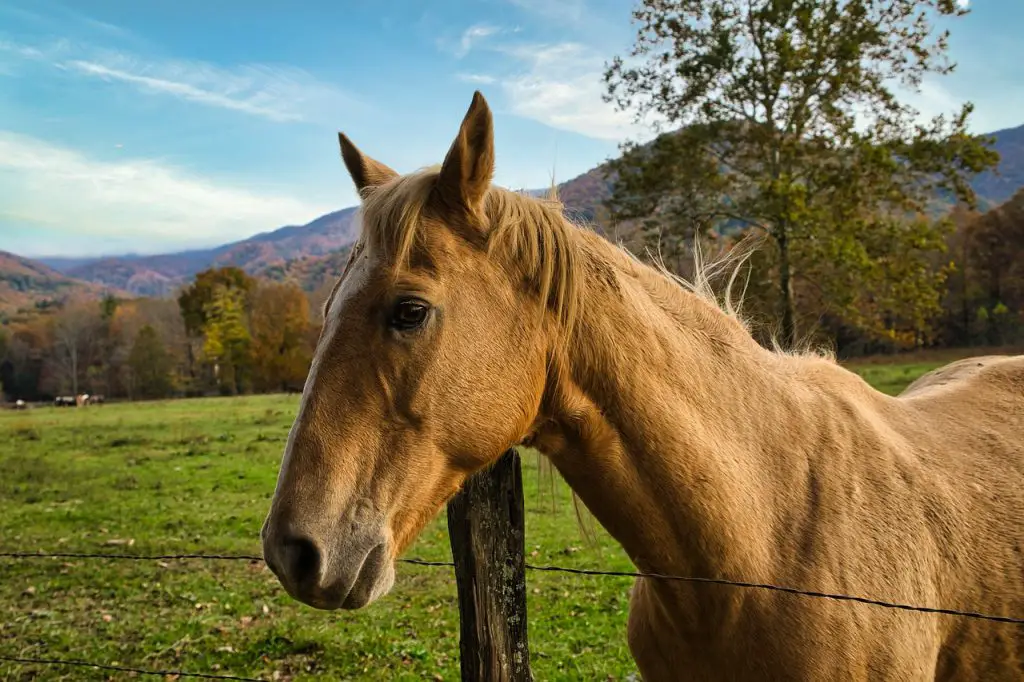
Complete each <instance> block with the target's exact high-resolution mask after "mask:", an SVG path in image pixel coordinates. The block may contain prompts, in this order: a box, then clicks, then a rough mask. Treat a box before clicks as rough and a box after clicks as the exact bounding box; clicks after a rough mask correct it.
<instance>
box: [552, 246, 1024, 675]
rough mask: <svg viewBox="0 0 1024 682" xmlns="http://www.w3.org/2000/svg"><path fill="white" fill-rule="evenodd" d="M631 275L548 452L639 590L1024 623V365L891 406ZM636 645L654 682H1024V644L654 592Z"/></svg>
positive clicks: (794, 607) (576, 361) (639, 601)
mask: <svg viewBox="0 0 1024 682" xmlns="http://www.w3.org/2000/svg"><path fill="white" fill-rule="evenodd" d="M607 249H609V250H610V249H611V247H610V246H609V247H607ZM605 250H606V247H604V246H603V245H601V244H599V243H598V242H596V241H593V242H592V244H591V245H590V251H591V252H592V253H593V252H595V251H596V252H601V251H605ZM603 255H604V257H603V258H602V260H603V261H604V262H614V261H615V260H616V259H615V257H614V254H610V253H606V254H603ZM616 276H617V281H616V284H615V286H608V285H605V288H606V289H607V291H606V292H605V293H606V294H607V295H606V296H604V297H602V305H601V306H600V307H599V308H598V307H595V309H593V312H585V313H584V315H583V319H582V320H581V321H580V325H581V328H580V329H579V333H578V336H577V338H578V339H580V344H579V345H578V346H576V350H575V352H573V353H571V357H570V358H569V359H568V364H569V365H570V366H568V367H565V368H562V370H561V371H560V372H559V373H558V374H559V375H561V376H562V379H561V380H560V381H559V382H556V384H555V386H554V388H553V390H551V391H549V398H548V400H547V401H546V405H545V408H546V409H545V414H544V417H543V419H542V420H541V424H542V425H541V426H540V427H539V428H538V432H537V433H536V434H535V435H534V436H533V443H534V444H535V445H536V446H537V447H538V448H539V449H540V450H542V451H543V452H545V453H546V454H548V455H549V456H550V457H551V458H552V460H553V462H554V463H555V465H556V466H557V467H558V469H559V470H560V472H561V473H562V475H563V476H564V477H565V478H566V480H567V481H568V482H569V483H570V485H571V486H572V487H573V489H574V490H575V491H576V492H577V494H579V495H580V496H581V497H582V498H583V500H584V502H585V503H586V504H587V506H588V507H589V508H590V509H591V510H592V511H593V512H594V513H595V515H596V516H597V518H598V520H599V521H601V523H602V525H604V526H605V527H606V528H608V529H609V531H610V532H611V533H612V534H613V535H614V536H615V537H616V539H618V540H619V541H620V542H621V543H622V544H623V546H624V547H625V549H626V550H627V552H628V553H629V555H630V556H631V558H632V559H633V561H634V562H635V563H636V564H637V566H638V567H639V568H640V569H641V570H643V571H645V572H650V573H660V574H671V575H684V576H695V577H711V578H725V579H732V580H740V581H748V582H761V583H769V584H777V585H783V586H790V587H799V588H803V589H810V590H816V591H823V592H831V593H843V594H854V595H859V596H864V597H868V598H873V599H878V600H884V601H890V602H902V603H909V604H920V605H928V606H935V607H942V608H949V609H961V610H981V611H986V612H989V613H996V614H1003V615H1012V614H1019V613H1022V612H1024V560H1022V556H1021V553H1020V547H1021V545H1022V544H1024V528H1022V516H1021V511H1022V510H1024V357H1017V358H999V359H997V358H992V359H983V360H980V361H979V360H977V359H975V360H972V361H970V362H965V363H963V364H961V365H959V366H961V367H963V368H965V369H966V368H968V367H975V366H976V365H977V364H978V363H979V362H980V363H981V364H983V365H984V366H985V367H984V369H981V370H979V371H977V372H974V373H970V374H967V375H966V376H964V377H963V378H959V379H954V380H952V381H951V382H950V383H943V384H941V385H940V384H939V382H938V381H936V380H935V378H932V379H929V378H928V377H924V378H922V379H921V380H919V381H918V384H917V386H916V387H913V388H914V390H913V391H909V390H908V395H907V396H906V397H901V398H890V397H888V396H885V395H882V394H880V393H878V392H877V391H875V390H874V389H872V388H871V387H870V386H868V385H867V384H866V383H865V382H863V380H861V379H860V378H859V377H857V376H856V375H854V374H852V373H850V372H848V371H846V370H844V369H842V368H840V367H838V366H837V365H835V364H834V363H833V362H831V361H830V360H826V359H820V358H813V357H807V356H787V355H781V354H777V353H772V352H769V351H767V350H764V349H762V348H761V347H760V346H758V345H757V344H756V343H754V342H753V340H752V339H751V338H750V337H749V335H748V334H747V333H746V331H745V330H744V329H742V327H741V326H740V325H739V324H738V323H736V322H734V321H733V320H731V319H728V318H727V316H726V315H724V314H723V313H721V312H720V311H718V310H717V309H715V308H714V307H713V306H711V305H709V304H708V303H706V302H705V301H702V300H700V299H699V298H698V297H695V296H693V295H691V294H687V293H686V292H683V291H681V290H678V289H676V291H675V292H672V291H670V290H669V289H668V287H667V286H666V284H665V282H664V280H663V279H662V278H660V276H659V275H658V274H657V273H656V272H654V271H653V270H651V269H649V268H646V266H642V265H628V266H626V265H620V268H619V269H618V271H617V272H616ZM588 286H600V283H599V282H597V281H595V282H591V283H588ZM697 321H702V322H701V323H700V324H695V323H696V322H697ZM695 330H699V331H695ZM954 369H955V368H954ZM936 376H937V377H941V376H942V373H941V372H940V373H939V374H937V375H936ZM629 641H630V647H631V650H632V652H633V654H634V657H635V658H636V660H637V662H638V664H639V665H640V667H641V671H642V672H643V674H644V678H645V679H647V680H651V681H654V682H657V681H658V680H681V679H694V680H708V679H726V680H732V679H735V680H768V679H772V680H789V679H792V680H819V679H864V680H867V679H870V680H876V679H878V680H882V679H891V680H932V679H1019V678H1020V674H1021V673H1022V671H1024V670H1022V667H1021V666H1022V663H1021V661H1022V660H1024V632H1022V631H1021V629H1020V628H1018V627H1015V626H1008V625H1005V624H993V623H981V622H978V621H973V620H967V619H962V618H957V617H953V616H936V615H923V614H920V613H911V612H906V611H899V610H888V609H884V608H880V607H877V606H870V605H862V604H856V603H852V602H846V601H842V602H840V601H826V600H822V599H810V598H807V597H799V596H793V595H788V594H779V593H772V592H762V591H759V590H758V591H751V590H747V589H739V588H731V587H725V586H712V585H707V584H691V583H679V582H663V581H658V580H649V579H640V580H639V581H638V582H637V584H636V585H635V587H634V592H633V595H632V600H631V613H630V621H629ZM1000 675H1002V676H1000Z"/></svg>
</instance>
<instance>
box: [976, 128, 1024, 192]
mask: <svg viewBox="0 0 1024 682" xmlns="http://www.w3.org/2000/svg"><path fill="white" fill-rule="evenodd" d="M991 136H992V137H994V138H995V143H994V144H993V145H992V146H993V148H994V149H995V150H996V151H997V152H999V156H1000V159H999V168H998V172H997V173H992V172H985V173H981V174H979V175H978V177H977V178H975V179H974V182H973V183H972V185H973V186H974V191H975V192H977V193H978V196H980V197H984V198H985V199H987V200H988V201H989V204H990V205H999V204H1002V203H1005V202H1006V201H1009V199H1010V197H1012V196H1013V195H1014V194H1015V193H1016V192H1017V190H1019V189H1020V188H1021V187H1024V125H1022V126H1019V127H1017V128H1007V129H1005V130H999V131H996V132H994V133H991Z"/></svg>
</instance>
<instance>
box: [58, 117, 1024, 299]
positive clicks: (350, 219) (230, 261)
mask: <svg viewBox="0 0 1024 682" xmlns="http://www.w3.org/2000/svg"><path fill="white" fill-rule="evenodd" d="M991 136H992V137H994V138H995V144H994V147H995V149H996V150H997V151H999V153H1000V155H1001V157H1002V160H1001V163H1000V166H999V172H998V173H984V174H981V175H979V176H978V177H977V178H975V180H974V182H973V186H974V189H975V191H976V192H977V194H978V197H979V204H980V207H981V208H982V209H986V208H991V207H994V206H997V205H999V204H1002V203H1003V202H1005V201H1006V200H1008V199H1009V198H1010V197H1011V196H1012V195H1013V194H1014V192H1016V191H1017V190H1018V189H1019V188H1021V187H1024V126H1020V127H1018V128H1010V129H1006V130H1000V131H997V132H995V133H991ZM605 168H606V164H601V165H599V166H597V167H596V168H593V169H591V170H589V171H587V172H586V173H583V174H582V175H579V176H577V177H575V178H572V179H571V180H568V181H566V182H563V183H561V184H560V185H558V195H559V198H560V199H561V200H562V202H563V203H564V204H565V206H566V210H567V213H568V214H569V215H570V216H573V217H578V218H581V219H583V220H586V221H595V220H597V221H598V222H599V221H600V216H601V213H602V212H603V208H602V203H603V201H604V200H605V199H606V198H607V197H608V196H609V195H610V194H611V183H610V182H609V181H608V180H607V179H606V178H605V177H604V171H605ZM530 193H531V194H534V195H543V194H546V193H547V191H546V190H533V191H531V192H530ZM947 204H948V200H944V199H943V198H942V197H938V198H937V199H936V206H935V208H936V210H937V211H940V212H944V211H945V210H946V209H945V206H946V205H947ZM355 213H356V207H350V208H345V209H342V210H340V211H335V212H334V213H328V214H327V215H325V216H322V217H320V218H317V219H316V220H314V221H313V222H311V223H307V224H306V225H290V226H287V227H282V228H280V229H277V230H274V231H272V232H266V233H263V234H258V235H256V236H254V237H250V238H248V239H245V240H243V241H240V242H233V243H230V244H225V245H223V246H219V247H216V248H212V249H198V250H192V251H183V252H180V253H172V254H166V255H159V256H120V257H116V258H102V259H95V260H90V259H81V258H50V259H40V260H41V261H42V262H43V263H45V264H47V265H49V266H51V267H52V268H53V269H55V270H57V271H59V272H61V273H63V274H64V275H67V276H68V277H71V278H76V279H81V280H86V281H89V282H93V283H97V284H101V285H104V286H108V287H116V288H118V289H123V290H125V291H128V292H130V293H133V294H135V295H142V296H164V295H169V294H171V293H172V292H173V291H174V290H175V289H177V288H178V287H179V286H181V285H182V284H184V283H186V282H188V281H189V280H190V279H191V278H192V277H193V276H194V275H195V274H196V273H198V272H200V271H202V270H205V269H206V268H209V267H220V266H225V265H235V266H238V267H240V268H242V269H244V270H245V271H247V272H249V273H250V274H255V275H260V276H265V277H269V278H271V279H279V280H281V279H293V280H295V281H297V282H299V283H300V285H301V286H302V287H303V288H304V289H306V290H307V291H314V290H316V289H317V288H318V287H319V286H321V285H322V283H323V281H324V279H325V278H330V277H335V276H336V275H337V273H339V272H340V268H341V267H343V266H344V262H345V257H344V255H338V254H337V253H336V252H337V251H338V250H339V249H344V248H345V247H347V246H349V245H351V244H352V243H353V242H354V241H355V239H356V237H357V236H358V233H359V225H358V224H357V222H356V220H355ZM611 236H612V237H613V238H615V239H626V240H628V238H629V234H628V232H627V233H623V234H616V235H611Z"/></svg>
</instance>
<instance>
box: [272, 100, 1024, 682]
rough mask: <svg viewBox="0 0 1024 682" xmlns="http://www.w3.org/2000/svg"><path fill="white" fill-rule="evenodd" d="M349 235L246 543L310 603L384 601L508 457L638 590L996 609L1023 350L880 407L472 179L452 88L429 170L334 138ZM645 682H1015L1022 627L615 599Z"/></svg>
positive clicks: (855, 609) (1011, 580)
mask: <svg viewBox="0 0 1024 682" xmlns="http://www.w3.org/2000/svg"><path fill="white" fill-rule="evenodd" d="M338 139H339V144H340V147H341V156H342V159H343V161H344V165H345V166H346V168H347V170H348V172H349V174H350V175H351V178H352V180H353V182H354V184H355V186H356V188H357V189H358V191H359V193H360V198H361V207H360V209H361V215H362V227H361V233H360V236H359V238H358V241H357V244H356V246H355V248H353V250H352V253H351V254H350V256H349V260H348V263H347V265H346V267H345V270H344V272H343V274H342V275H341V276H340V278H339V279H338V280H337V282H336V284H335V286H334V288H333V291H332V292H331V294H330V297H329V299H328V301H327V303H326V305H325V310H324V325H323V328H322V331H321V334H320V338H319V340H318V343H317V348H316V352H315V355H314V359H313V361H312V364H311V367H310V370H309V375H308V378H307V381H306V384H305V387H304V390H303V393H302V397H301V399H300V405H299V409H298V412H297V415H296V417H295V420H294V423H293V425H292V427H291V430H290V432H289V436H288V440H287V443H286V446H285V449H284V453H283V458H282V461H281V467H280V471H279V475H278V479H277V484H276V488H275V491H274V495H273V499H272V502H271V504H270V508H269V511H268V514H267V517H266V520H265V522H264V524H263V526H262V529H261V532H260V534H261V539H262V546H263V552H264V557H265V560H266V562H267V565H268V566H269V568H270V569H271V570H272V571H273V573H274V574H275V575H276V576H277V578H278V580H279V582H280V583H281V585H282V586H283V588H284V589H285V591H286V592H287V593H288V594H289V595H290V596H291V597H292V598H294V599H296V600H298V601H300V602H302V603H305V604H307V605H309V606H312V607H315V608H318V609H339V608H340V609H359V608H363V607H366V606H367V605H369V604H371V603H372V602H374V601H375V600H377V599H378V598H380V597H381V596H382V595H384V594H386V593H387V592H388V591H389V590H390V589H391V587H392V586H393V584H394V581H395V562H396V559H397V558H398V557H399V556H400V555H401V554H402V552H403V551H404V550H405V549H406V548H407V547H408V546H409V544H410V543H411V542H412V541H413V539H414V538H415V537H416V536H417V534H418V533H419V532H420V531H421V530H422V529H423V527H424V526H425V525H426V524H427V523H428V521H430V520H431V519H432V518H433V517H434V516H435V515H436V514H437V513H438V512H439V511H440V510H441V509H442V507H443V506H444V504H445V503H446V502H447V501H448V500H449V499H450V498H451V497H452V496H453V495H454V494H455V493H456V492H457V491H458V490H459V489H460V486H461V485H462V484H463V482H465V481H466V480H467V478H468V477H470V476H472V475H473V474H474V473H475V472H477V471H480V470H482V469H483V468H485V467H487V466H489V465H490V464H492V463H493V462H495V461H496V460H497V459H498V458H499V457H500V456H501V455H502V453H504V452H506V451H507V450H508V449H509V448H512V447H516V446H521V445H522V446H530V447H535V448H536V449H538V450H539V451H541V452H542V453H543V454H544V455H545V456H546V457H547V458H548V459H549V460H550V461H551V463H552V464H553V465H554V467H555V468H556V469H557V471H558V472H559V474H560V475H561V476H562V477H563V478H564V479H565V480H566V481H567V482H568V484H569V486H570V487H571V488H572V490H573V491H574V493H575V494H576V495H578V496H579V498H580V499H581V500H582V502H583V503H584V504H585V505H586V507H587V508H588V509H589V510H590V511H591V512H592V513H593V515H594V516H595V517H596V519H597V521H598V522H599V523H600V524H601V525H602V526H603V527H604V528H605V529H607V530H608V531H609V533H610V534H611V535H612V536H613V537H614V538H615V539H616V540H617V541H618V542H619V543H620V544H621V546H622V547H623V548H624V549H625V551H626V553H627V554H628V555H629V557H630V559H631V560H632V562H633V563H634V564H635V566H636V567H637V568H638V569H639V570H640V571H641V572H643V573H656V574H664V575H678V576H692V577H697V578H713V579H725V580H733V581H746V582H754V583H768V584H774V585H779V586H788V587H792V588H797V589H803V590H813V591H819V592H828V593H844V594H849V595H857V596H861V597H864V598H868V599H877V600H884V601H887V602H900V603H904V604H911V605H919V606H925V607H936V608H944V609H952V610H961V611H963V610H966V611H974V612H985V613H988V614H995V615H1001V616H1010V617H1020V616H1022V615H1024V556H1022V552H1021V548H1022V547H1024V356H1003V357H1000V356H991V357H982V358H974V359H971V360H964V361H962V362H959V363H957V364H955V365H951V366H950V367H949V368H947V369H946V371H945V372H942V371H940V372H935V373H932V374H930V375H928V376H925V377H923V378H921V379H919V380H918V381H917V382H915V384H914V385H913V386H911V387H910V388H909V389H908V390H907V391H905V392H904V393H903V394H902V395H900V396H895V397H892V396H888V395H885V394H882V393H880V392H879V391H877V390H875V389H873V388H872V387H870V386H869V385H868V384H867V383H866V382H865V381H864V380H863V379H862V378H861V377H859V376H858V375H856V374H855V373H853V372H851V371H849V370H847V369H844V368H842V367H841V366H839V365H838V363H837V362H836V361H835V359H834V358H833V357H831V356H830V355H829V354H826V353H818V352H812V351H811V350H807V351H799V352H798V351H793V350H788V349H787V350H784V349H780V348H778V347H773V346H770V344H765V345H762V344H759V343H758V342H756V341H755V339H754V338H753V336H752V335H751V333H750V331H749V329H748V325H746V324H745V323H744V320H743V318H742V316H741V315H740V314H739V313H737V312H736V310H735V308H734V307H732V306H729V305H723V304H722V301H721V300H719V299H718V298H716V297H715V295H714V293H713V292H712V291H710V290H709V288H708V287H706V286H703V285H702V284H701V282H702V278H701V277H698V278H696V279H695V280H694V281H693V282H689V281H687V280H683V279H681V278H676V277H672V276H669V274H668V273H667V271H665V270H664V268H659V267H656V266H654V265H648V264H645V263H643V262H641V261H640V260H639V259H638V258H636V257H634V256H633V255H631V254H629V253H628V252H627V251H625V250H624V249H622V248H620V247H619V246H617V245H615V244H612V243H611V242H609V241H608V240H606V239H604V238H602V237H600V236H599V235H597V234H596V232H595V231H593V230H591V229H586V226H581V225H575V224H573V223H571V222H570V221H569V220H568V219H567V218H565V216H564V214H563V211H562V209H561V207H560V206H559V205H558V204H557V202H553V201H544V200H541V199H539V198H534V197H530V196H526V195H524V194H520V193H515V192H511V191H508V190H505V189H502V188H499V187H497V186H496V185H494V184H493V182H492V179H493V172H494V163H495V152H494V139H493V118H492V115H491V112H490V109H489V107H488V105H487V103H486V101H485V99H484V98H483V96H482V95H481V94H480V93H479V92H476V93H475V94H474V96H473V101H472V104H471V105H470V107H469V110H468V112H467V113H466V114H465V117H464V119H463V121H462V124H461V126H460V128H459V131H458V134H457V136H456V138H455V140H454V142H453V143H452V144H451V146H450V148H449V150H448V152H447V154H446V156H445V158H444V160H443V162H442V163H441V164H440V165H439V166H433V167H429V168H425V169H421V170H418V171H415V172H412V173H408V174H399V173H397V172H396V171H394V170H393V169H391V168H390V167H388V166H386V165H384V164H383V163H381V162H379V161H377V160H375V159H373V158H371V157H370V156H368V155H366V154H364V153H363V152H362V151H360V150H359V149H358V148H357V147H356V146H355V145H354V144H353V143H352V141H351V140H350V139H349V138H348V137H347V136H345V135H344V134H343V133H339V136H338ZM625 636H626V638H627V642H628V645H629V649H630V652H631V654H632V656H633V658H634V659H635V661H636V664H637V666H638V668H639V671H640V673H641V675H642V676H643V678H644V679H645V680H650V681H654V682H660V681H663V680H673V681H675V680H684V679H692V680H802V681H803V680H806V681H810V680H872V681H879V680H893V681H895V680H899V681H900V682H906V681H918V680H953V679H956V680H988V681H991V680H1020V679H1022V675H1024V628H1021V627H1020V626H1019V625H1015V624H1013V623H1009V624H1007V623H997V622H991V621H986V620H982V619H972V618H966V617H959V616H955V615H946V614H934V613H920V612H912V611H907V610H900V609H891V608H883V607H881V606H877V605H871V604H864V603H856V602H850V601H838V600H829V599H812V598H809V597H807V596H797V595H792V594H784V593H780V592H779V591H771V590H754V589H739V588H737V587H735V586H727V585H709V584H695V583H693V582H683V581H668V580H658V579H652V578H643V577H641V578H639V579H637V581H636V582H635V583H634V585H633V589H632V591H631V594H630V609H629V615H628V620H627V624H626V633H625Z"/></svg>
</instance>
